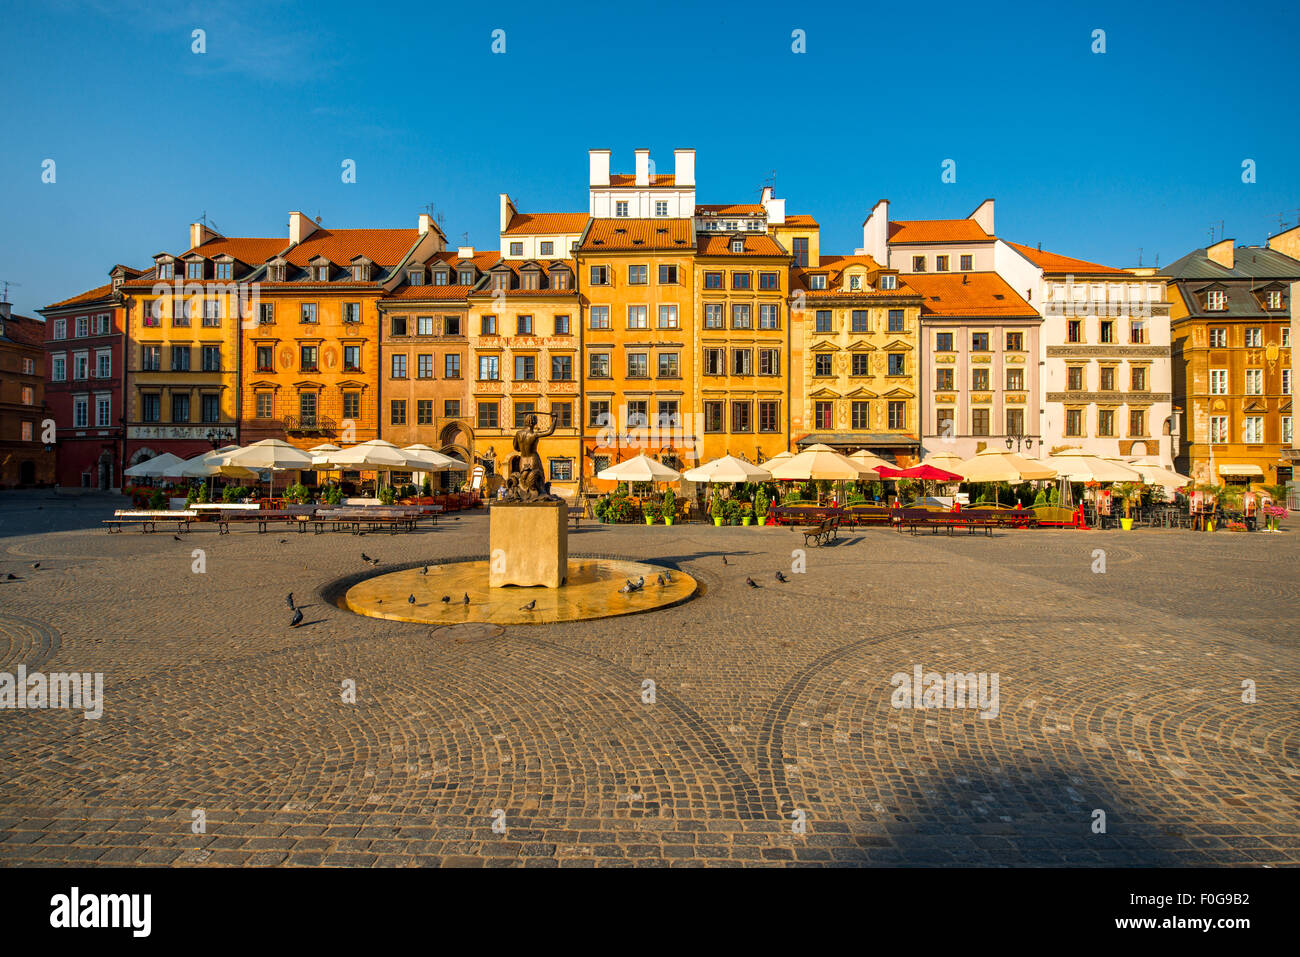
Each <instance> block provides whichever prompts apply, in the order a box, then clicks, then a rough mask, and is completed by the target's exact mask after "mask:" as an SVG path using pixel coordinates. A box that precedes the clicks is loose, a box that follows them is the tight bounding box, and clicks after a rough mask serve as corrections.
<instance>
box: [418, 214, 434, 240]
mask: <svg viewBox="0 0 1300 957" xmlns="http://www.w3.org/2000/svg"><path fill="white" fill-rule="evenodd" d="M432 228H433V217H432V216H431V215H429V214H428V213H421V214H420V235H421V236H423V235H424V234H425V233H427V232H428V231H429V230H430V229H432Z"/></svg>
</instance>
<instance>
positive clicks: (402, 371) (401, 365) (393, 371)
mask: <svg viewBox="0 0 1300 957" xmlns="http://www.w3.org/2000/svg"><path fill="white" fill-rule="evenodd" d="M389 378H390V379H405V378H406V356H405V354H403V353H396V354H395V355H394V356H393V357H392V364H391V368H390V370H389Z"/></svg>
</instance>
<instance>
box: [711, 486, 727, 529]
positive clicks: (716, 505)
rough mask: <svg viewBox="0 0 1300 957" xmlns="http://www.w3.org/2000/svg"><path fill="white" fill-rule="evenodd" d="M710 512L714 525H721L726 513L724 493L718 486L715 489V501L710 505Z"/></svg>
mask: <svg viewBox="0 0 1300 957" xmlns="http://www.w3.org/2000/svg"><path fill="white" fill-rule="evenodd" d="M709 514H710V515H712V516H713V524H714V525H721V524H722V517H723V515H725V514H726V512H725V511H724V510H723V507H722V493H721V492H720V491H718V490H717V489H716V488H715V489H714V490H713V503H712V504H711V505H710V506H709Z"/></svg>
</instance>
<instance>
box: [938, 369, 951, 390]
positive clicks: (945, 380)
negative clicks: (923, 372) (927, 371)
mask: <svg viewBox="0 0 1300 957" xmlns="http://www.w3.org/2000/svg"><path fill="white" fill-rule="evenodd" d="M952 380H953V371H952V370H951V369H936V370H935V372H934V387H935V388H936V389H937V390H939V391H940V392H951V391H952V388H953V385H952Z"/></svg>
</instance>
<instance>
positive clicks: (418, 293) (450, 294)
mask: <svg viewBox="0 0 1300 957" xmlns="http://www.w3.org/2000/svg"><path fill="white" fill-rule="evenodd" d="M473 288H474V287H473V286H434V285H424V286H411V285H403V286H402V287H401V288H399V289H398V290H397V291H396V292H392V293H389V294H388V295H387V296H385V297H384V298H385V299H386V300H387V299H464V298H465V297H466V296H467V295H469V291H470V290H471V289H473Z"/></svg>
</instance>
